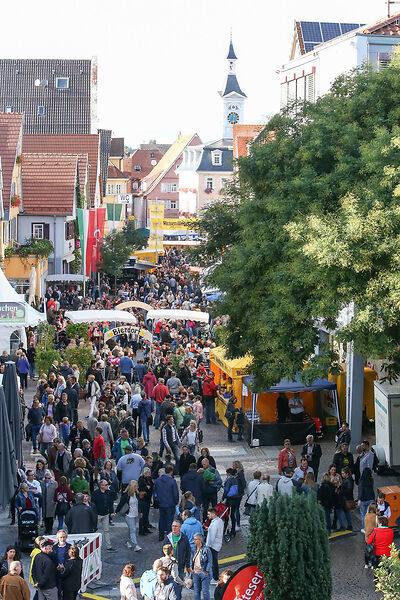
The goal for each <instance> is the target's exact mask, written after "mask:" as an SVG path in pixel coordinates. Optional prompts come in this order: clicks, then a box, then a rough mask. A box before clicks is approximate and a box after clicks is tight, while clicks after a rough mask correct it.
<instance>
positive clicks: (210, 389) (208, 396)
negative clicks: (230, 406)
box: [203, 371, 218, 425]
mask: <svg viewBox="0 0 400 600" xmlns="http://www.w3.org/2000/svg"><path fill="white" fill-rule="evenodd" d="M217 391H218V386H217V385H216V384H215V383H214V373H213V372H212V371H208V375H206V377H205V378H204V381H203V403H204V408H205V413H206V423H214V425H215V423H216V422H217V420H216V417H215V395H216V393H217Z"/></svg>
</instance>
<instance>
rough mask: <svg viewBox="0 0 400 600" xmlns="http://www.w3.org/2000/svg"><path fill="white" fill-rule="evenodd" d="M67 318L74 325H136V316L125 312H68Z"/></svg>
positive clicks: (66, 312)
mask: <svg viewBox="0 0 400 600" xmlns="http://www.w3.org/2000/svg"><path fill="white" fill-rule="evenodd" d="M65 318H66V319H69V320H70V321H71V322H72V323H104V322H112V323H117V322H118V323H133V324H134V323H136V317H135V315H132V314H131V313H129V312H125V311H124V310H95V309H93V310H67V311H65Z"/></svg>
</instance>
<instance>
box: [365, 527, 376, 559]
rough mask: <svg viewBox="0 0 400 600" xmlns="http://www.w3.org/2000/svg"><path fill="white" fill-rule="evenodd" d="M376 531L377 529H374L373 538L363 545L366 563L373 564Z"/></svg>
mask: <svg viewBox="0 0 400 600" xmlns="http://www.w3.org/2000/svg"><path fill="white" fill-rule="evenodd" d="M377 531H378V530H377V529H375V535H374V539H373V540H372V542H371V543H370V544H367V545H366V546H365V559H366V562H367V563H368V562H370V563H372V564H374V562H375V561H376V554H375V538H376V532H377Z"/></svg>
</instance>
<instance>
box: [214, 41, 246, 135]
mask: <svg viewBox="0 0 400 600" xmlns="http://www.w3.org/2000/svg"><path fill="white" fill-rule="evenodd" d="M226 60H227V61H228V74H227V77H226V83H225V89H224V91H223V92H220V95H221V98H222V102H223V113H222V118H223V129H222V131H223V133H222V137H223V138H224V139H228V140H231V139H233V133H232V126H233V125H236V124H238V123H243V121H244V118H243V117H244V114H243V109H244V101H245V100H246V98H247V96H246V94H245V93H244V92H242V90H241V89H240V86H239V83H238V80H237V78H236V61H237V57H236V54H235V51H234V49H233V44H232V36H231V40H230V43H229V50H228V56H227V57H226Z"/></svg>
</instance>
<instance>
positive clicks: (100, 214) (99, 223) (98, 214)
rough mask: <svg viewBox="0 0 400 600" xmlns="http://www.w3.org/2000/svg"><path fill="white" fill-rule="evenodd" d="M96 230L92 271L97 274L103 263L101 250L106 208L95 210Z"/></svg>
mask: <svg viewBox="0 0 400 600" xmlns="http://www.w3.org/2000/svg"><path fill="white" fill-rule="evenodd" d="M94 210H95V230H94V235H93V237H94V240H93V263H92V271H93V272H97V270H98V266H97V265H98V264H99V263H100V261H101V254H100V248H101V246H102V244H103V240H104V225H105V221H106V209H105V207H104V208H95V209H94Z"/></svg>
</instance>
